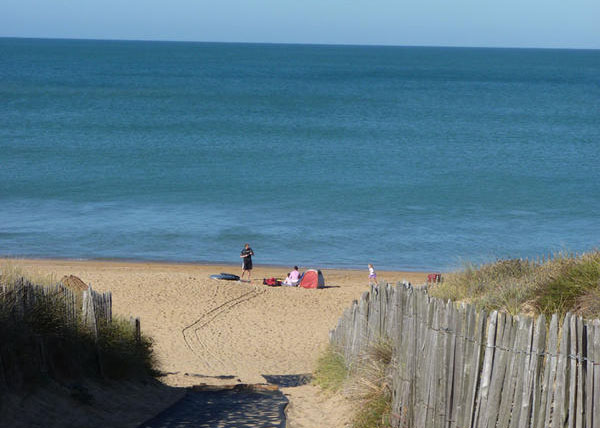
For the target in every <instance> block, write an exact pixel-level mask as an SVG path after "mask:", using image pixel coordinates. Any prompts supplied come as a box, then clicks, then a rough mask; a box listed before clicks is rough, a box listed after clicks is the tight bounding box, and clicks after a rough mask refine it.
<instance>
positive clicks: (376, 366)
mask: <svg viewBox="0 0 600 428" xmlns="http://www.w3.org/2000/svg"><path fill="white" fill-rule="evenodd" d="M391 364H392V346H391V343H390V342H389V341H383V340H382V341H379V342H377V343H375V344H374V345H372V346H371V347H370V348H369V349H368V350H367V351H365V352H364V353H363V355H361V357H360V358H359V361H356V362H355V364H353V367H352V368H351V369H349V368H347V366H346V362H345V360H344V357H343V356H342V355H341V354H340V353H339V352H337V350H336V349H334V348H333V347H332V346H329V347H328V348H327V349H326V351H325V352H324V353H323V355H322V356H321V357H320V358H319V360H318V362H317V370H316V371H315V373H314V377H313V379H314V382H315V383H316V384H317V385H319V386H321V387H322V388H323V389H325V390H328V391H332V392H337V391H343V393H344V394H345V395H346V396H347V397H348V398H349V399H351V400H352V401H354V402H355V403H356V407H355V408H356V412H355V414H354V417H353V421H352V426H353V427H354V428H383V427H388V426H389V416H390V412H391V403H392V394H391V388H390V385H391V381H390V378H389V376H388V374H389V372H390V367H391Z"/></svg>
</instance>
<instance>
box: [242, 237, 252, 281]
mask: <svg viewBox="0 0 600 428" xmlns="http://www.w3.org/2000/svg"><path fill="white" fill-rule="evenodd" d="M253 255H254V251H252V248H250V244H246V245H244V249H243V250H242V252H241V254H240V257H241V258H242V278H241V279H244V274H245V273H246V272H248V281H252V256H253Z"/></svg>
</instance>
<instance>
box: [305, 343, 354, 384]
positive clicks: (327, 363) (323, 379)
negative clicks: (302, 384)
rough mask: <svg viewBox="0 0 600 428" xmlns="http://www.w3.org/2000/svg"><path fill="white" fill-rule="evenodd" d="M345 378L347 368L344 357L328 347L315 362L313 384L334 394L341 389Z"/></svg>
mask: <svg viewBox="0 0 600 428" xmlns="http://www.w3.org/2000/svg"><path fill="white" fill-rule="evenodd" d="M347 377H348V368H347V367H346V361H345V360H344V356H343V355H342V354H341V353H340V352H338V350H337V349H335V348H334V347H333V346H332V345H329V346H328V347H327V349H326V350H325V352H323V354H322V355H321V357H319V359H318V360H317V369H316V370H315V373H314V376H313V382H314V383H315V384H317V385H319V386H320V387H321V388H323V389H325V390H328V391H332V392H336V391H339V390H340V389H341V387H342V385H343V384H344V381H345V380H346V379H347Z"/></svg>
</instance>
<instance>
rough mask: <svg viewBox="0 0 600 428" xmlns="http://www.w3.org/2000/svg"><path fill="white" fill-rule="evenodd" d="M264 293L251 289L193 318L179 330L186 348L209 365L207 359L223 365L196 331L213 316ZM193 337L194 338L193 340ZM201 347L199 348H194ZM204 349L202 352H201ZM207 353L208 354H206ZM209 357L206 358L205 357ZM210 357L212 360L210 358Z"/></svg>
mask: <svg viewBox="0 0 600 428" xmlns="http://www.w3.org/2000/svg"><path fill="white" fill-rule="evenodd" d="M264 293H266V290H260V291H258V290H256V289H252V290H250V291H248V292H246V293H244V294H242V295H240V296H238V297H235V298H233V299H230V300H227V301H225V302H224V303H222V304H220V305H219V306H217V307H216V308H213V309H211V310H210V311H208V312H206V313H204V314H203V315H202V316H201V317H200V318H198V319H197V320H195V321H194V322H193V323H192V324H190V325H188V326H186V327H184V328H183V329H182V330H181V334H182V336H183V340H184V342H185V345H186V346H187V348H188V349H189V350H190V351H191V352H192V353H193V354H194V355H195V356H196V357H198V358H202V360H203V361H204V362H205V363H206V364H207V365H208V366H209V367H210V366H211V364H210V362H209V361H217V362H219V363H221V364H222V365H223V361H222V360H221V359H220V358H219V357H217V356H216V355H215V354H214V353H212V352H211V351H210V349H209V348H208V347H207V346H206V345H205V344H204V343H203V342H202V341H201V340H200V337H199V336H198V331H199V330H201V329H202V328H204V327H206V326H207V325H209V324H210V323H211V322H213V321H214V320H215V318H217V317H219V316H220V315H223V314H225V313H227V312H229V311H230V310H231V309H232V308H234V307H236V306H238V305H240V304H242V303H246V302H248V301H250V300H252V299H255V298H256V297H258V296H260V295H261V294H264ZM194 338H195V340H193V339H194ZM198 347H200V348H202V349H201V350H198V349H195V348H198ZM203 351H204V352H203ZM207 354H208V355H207ZM207 356H208V357H210V358H206V357H207ZM211 359H212V360H211Z"/></svg>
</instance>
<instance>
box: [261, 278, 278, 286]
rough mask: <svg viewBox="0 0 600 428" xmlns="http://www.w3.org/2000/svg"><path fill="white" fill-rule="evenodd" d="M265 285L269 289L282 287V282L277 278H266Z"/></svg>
mask: <svg viewBox="0 0 600 428" xmlns="http://www.w3.org/2000/svg"><path fill="white" fill-rule="evenodd" d="M263 284H264V285H268V286H269V287H277V286H280V285H281V281H278V280H277V278H265V279H263Z"/></svg>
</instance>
